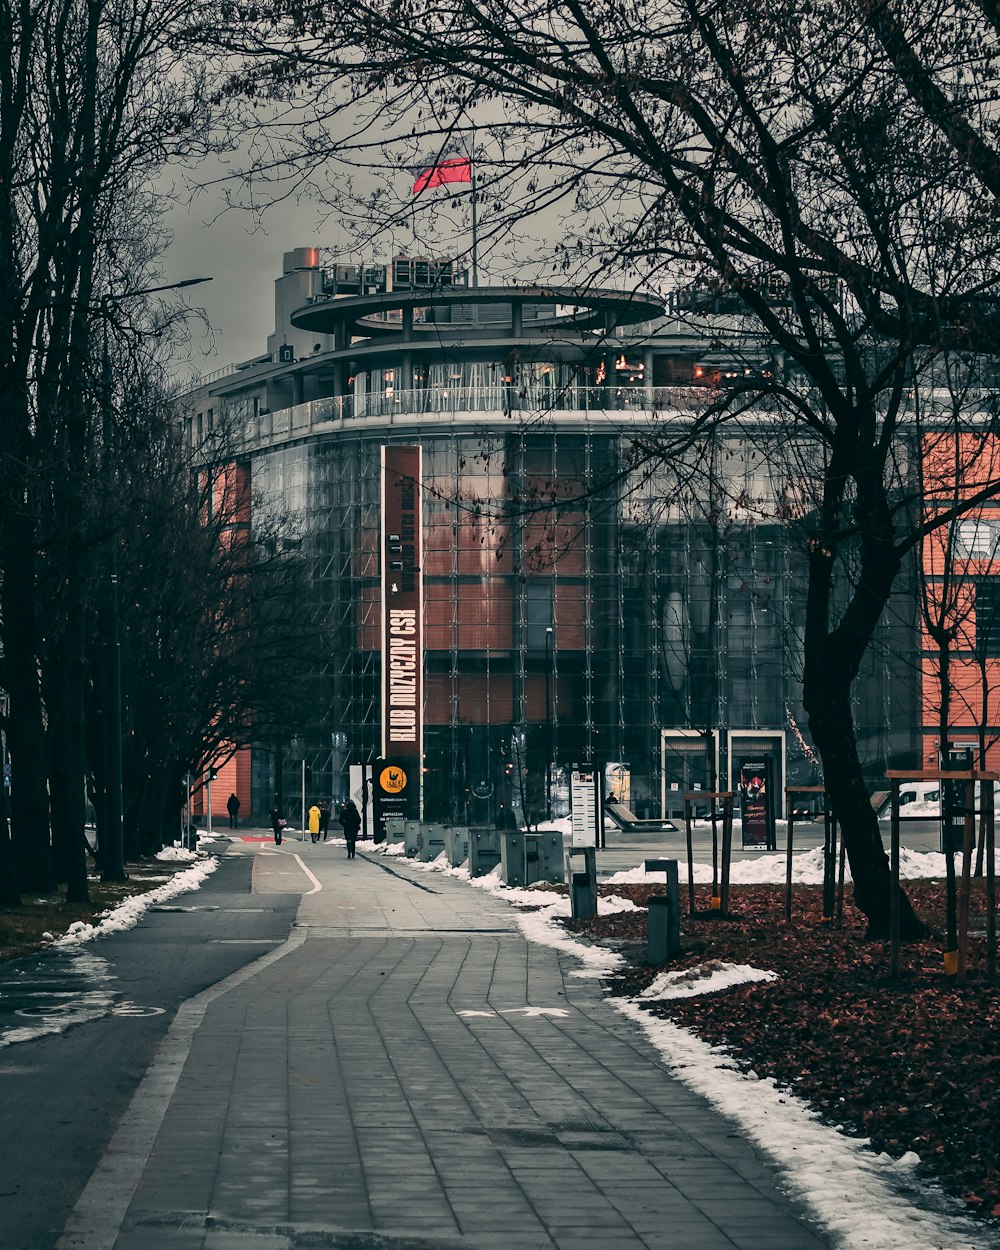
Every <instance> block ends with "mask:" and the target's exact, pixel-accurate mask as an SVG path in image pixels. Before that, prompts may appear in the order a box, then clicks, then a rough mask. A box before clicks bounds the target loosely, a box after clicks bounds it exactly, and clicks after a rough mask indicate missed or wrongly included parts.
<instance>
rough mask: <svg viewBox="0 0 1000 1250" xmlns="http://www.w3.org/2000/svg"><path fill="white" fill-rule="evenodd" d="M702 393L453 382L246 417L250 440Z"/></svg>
mask: <svg viewBox="0 0 1000 1250" xmlns="http://www.w3.org/2000/svg"><path fill="white" fill-rule="evenodd" d="M706 398H707V397H706V394H705V392H704V391H701V390H699V389H697V388H694V387H625V386H608V387H605V386H591V387H586V386H578V387H570V388H566V389H563V390H554V389H546V388H544V387H532V388H530V389H528V388H525V387H517V386H513V385H512V386H507V387H503V386H501V387H495V386H491V387H480V386H454V387H449V388H448V389H447V390H445V389H433V390H431V389H420V390H407V391H400V390H397V391H392V392H389V393H382V392H379V393H377V394H361V395H344V396H338V397H331V398H328V399H317V400H313V401H312V402H310V403H305V404H296V405H294V406H293V407H291V408H281V409H279V410H278V411H276V412H261V413H259V414H258V415H257V416H256V417H252V418H250V420H248V422H247V426H246V438H247V442H248V443H250V444H258V443H264V444H267V443H275V442H284V441H286V440H291V439H297V438H304V437H307V436H308V435H310V434H313V433H322V432H324V431H329V430H331V429H336V428H340V427H346V426H350V425H352V424H355V423H357V422H359V421H368V420H371V421H379V422H384V421H388V422H389V423H390V424H391V423H392V422H393V421H394V420H395V419H397V418H398V419H401V420H403V419H405V420H406V422H407V423H409V422H411V421H412V420H413V418H414V417H418V416H421V415H426V416H427V417H429V418H436V417H447V416H450V415H456V416H457V415H461V414H463V413H482V414H483V415H489V416H494V417H502V416H512V417H516V418H517V419H519V420H530V419H531V418H533V417H538V416H544V415H545V414H557V413H567V414H568V413H574V414H590V415H593V416H595V417H596V416H597V415H598V414H600V413H605V412H626V411H627V412H635V413H637V414H638V413H640V412H658V413H663V412H664V411H674V412H677V413H678V415H680V414H684V415H688V414H691V413H693V412H694V411H696V410H697V409H698V408H700V407H701V406H702V405H703V404H704V403H705V400H706Z"/></svg>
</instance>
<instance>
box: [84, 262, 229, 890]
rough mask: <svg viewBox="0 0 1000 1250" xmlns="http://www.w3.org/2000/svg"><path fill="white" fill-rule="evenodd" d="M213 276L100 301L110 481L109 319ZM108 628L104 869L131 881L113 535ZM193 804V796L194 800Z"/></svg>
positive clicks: (112, 877) (105, 874)
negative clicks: (122, 308) (131, 302)
mask: <svg viewBox="0 0 1000 1250" xmlns="http://www.w3.org/2000/svg"><path fill="white" fill-rule="evenodd" d="M211 281H212V279H211V278H184V279H182V280H181V281H180V282H170V283H167V284H166V285H165V286H149V287H143V288H141V289H140V290H138V291H123V292H122V293H121V294H120V295H111V294H108V295H105V296H104V298H103V299H102V300H101V303H100V314H101V317H102V319H103V323H104V325H103V349H102V353H101V355H102V359H101V373H102V377H101V389H102V395H101V402H102V405H103V408H104V460H105V466H106V472H107V474H108V478H109V480H110V479H111V475H112V473H113V471H114V460H113V455H114V446H113V444H114V438H113V433H114V419H113V405H112V402H111V352H110V350H109V345H108V320H109V318H110V316H111V308H112V306H113V305H114V304H118V303H120V302H121V301H122V300H125V299H132V298H134V297H138V296H140V295H156V294H158V293H160V292H162V291H178V290H180V289H181V288H182V287H187V286H197V285H198V284H199V283H201V282H211ZM105 628H106V632H105V643H104V648H105V678H104V690H105V699H106V706H105V708H104V751H103V755H104V821H105V829H106V845H105V846H103V847H102V848H101V850H102V856H103V861H104V868H103V871H102V873H101V880H102V881H124V880H125V828H124V825H125V803H124V797H123V786H122V667H121V630H120V626H119V620H118V541H117V537H116V535H115V533H114V531H112V534H111V573H110V576H109V583H108V599H107V625H106V627H105ZM188 802H189V803H190V798H189V800H188Z"/></svg>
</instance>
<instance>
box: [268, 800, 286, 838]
mask: <svg viewBox="0 0 1000 1250" xmlns="http://www.w3.org/2000/svg"><path fill="white" fill-rule="evenodd" d="M284 827H285V822H284V820H283V819H282V816H281V812H279V811H278V808H277V806H275V807H272V808H271V828H272V829H273V830H274V845H275V846H280V845H281V833H282V830H283V829H284Z"/></svg>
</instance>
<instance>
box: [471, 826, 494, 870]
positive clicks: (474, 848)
mask: <svg viewBox="0 0 1000 1250" xmlns="http://www.w3.org/2000/svg"><path fill="white" fill-rule="evenodd" d="M499 863H500V834H499V832H498V831H497V830H496V829H493V828H479V829H471V830H470V831H469V874H470V876H473V877H485V876H486V875H487V874H488V873H491V872H492V871H493V869H494V868H495V867H496V866H497V864H499Z"/></svg>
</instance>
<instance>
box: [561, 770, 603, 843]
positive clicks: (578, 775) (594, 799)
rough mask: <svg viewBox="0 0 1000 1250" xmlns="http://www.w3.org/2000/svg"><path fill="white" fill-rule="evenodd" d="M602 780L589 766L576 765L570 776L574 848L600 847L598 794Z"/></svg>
mask: <svg viewBox="0 0 1000 1250" xmlns="http://www.w3.org/2000/svg"><path fill="white" fill-rule="evenodd" d="M599 780H600V778H599V775H598V774H597V773H596V772H595V770H594V769H593V768H591V767H590V765H589V764H583V765H581V766H577V765H574V766H573V769H572V771H571V772H570V775H569V793H570V802H571V804H572V814H571V818H570V819H571V829H572V845H573V846H575V847H576V846H599V845H600V839H599V837H598V823H597V822H598V817H599V814H600V808H599V807H598V803H599V801H600V800H599V798H598V794H597V790H598V782H599Z"/></svg>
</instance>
